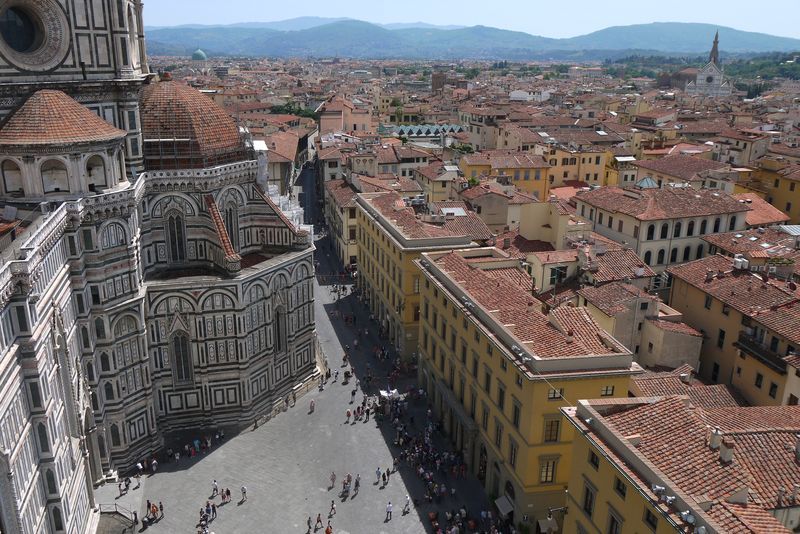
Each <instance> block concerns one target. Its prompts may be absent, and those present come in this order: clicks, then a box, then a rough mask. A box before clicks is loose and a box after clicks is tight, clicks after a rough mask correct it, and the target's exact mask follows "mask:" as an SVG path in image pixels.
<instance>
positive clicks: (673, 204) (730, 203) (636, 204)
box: [576, 187, 750, 221]
mask: <svg viewBox="0 0 800 534" xmlns="http://www.w3.org/2000/svg"><path fill="white" fill-rule="evenodd" d="M576 199H577V200H579V201H582V202H586V203H587V204H589V205H591V206H595V207H597V208H600V209H603V210H606V211H609V212H611V213H622V214H624V215H629V216H631V217H634V218H636V219H638V220H640V221H657V220H663V219H682V218H685V217H704V216H709V215H719V214H723V213H738V212H745V211H749V210H750V208H749V207H748V206H747V205H746V204H742V203H740V202H739V201H738V200H736V199H734V198H732V197H731V196H730V195H728V194H727V193H723V192H718V191H711V190H708V189H694V188H690V187H667V188H664V189H637V188H628V189H622V188H619V187H600V188H598V189H595V190H592V191H580V192H578V193H577V195H576Z"/></svg>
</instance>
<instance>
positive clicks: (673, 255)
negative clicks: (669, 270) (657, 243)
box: [669, 247, 678, 263]
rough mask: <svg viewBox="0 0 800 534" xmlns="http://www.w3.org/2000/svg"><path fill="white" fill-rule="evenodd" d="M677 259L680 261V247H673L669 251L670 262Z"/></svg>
mask: <svg viewBox="0 0 800 534" xmlns="http://www.w3.org/2000/svg"><path fill="white" fill-rule="evenodd" d="M676 261H678V247H675V248H673V249H672V252H670V253H669V262H670V263H675V262H676Z"/></svg>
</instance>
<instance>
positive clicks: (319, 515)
mask: <svg viewBox="0 0 800 534" xmlns="http://www.w3.org/2000/svg"><path fill="white" fill-rule="evenodd" d="M319 527H322V514H317V522H316V523H314V531H315V532H316V530H317V528H319Z"/></svg>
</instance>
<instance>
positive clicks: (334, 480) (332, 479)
mask: <svg viewBox="0 0 800 534" xmlns="http://www.w3.org/2000/svg"><path fill="white" fill-rule="evenodd" d="M334 486H336V473H334V472H333V471H331V487H332V488H333V487H334Z"/></svg>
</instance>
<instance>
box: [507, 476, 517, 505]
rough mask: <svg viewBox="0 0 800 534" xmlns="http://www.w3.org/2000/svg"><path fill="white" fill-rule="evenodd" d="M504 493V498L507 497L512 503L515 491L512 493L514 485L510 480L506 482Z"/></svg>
mask: <svg viewBox="0 0 800 534" xmlns="http://www.w3.org/2000/svg"><path fill="white" fill-rule="evenodd" d="M505 491H506V497H508V498H509V499H510V500H511V501H512V502H513V501H514V498H515V497H516V491H514V485H513V484H511V481H510V480H506V486H505Z"/></svg>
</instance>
